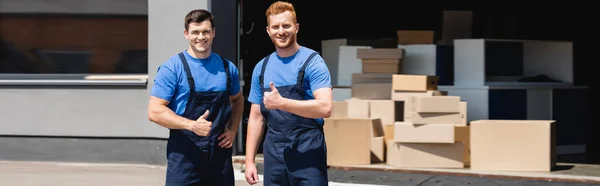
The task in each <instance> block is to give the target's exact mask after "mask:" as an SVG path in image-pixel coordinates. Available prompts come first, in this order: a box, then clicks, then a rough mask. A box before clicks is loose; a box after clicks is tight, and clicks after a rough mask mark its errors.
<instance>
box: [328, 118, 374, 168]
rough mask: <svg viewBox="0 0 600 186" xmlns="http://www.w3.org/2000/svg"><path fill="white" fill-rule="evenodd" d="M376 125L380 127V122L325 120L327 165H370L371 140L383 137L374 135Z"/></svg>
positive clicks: (371, 120)
mask: <svg viewBox="0 0 600 186" xmlns="http://www.w3.org/2000/svg"><path fill="white" fill-rule="evenodd" d="M377 124H379V125H381V120H379V119H352V118H346V119H342V118H339V119H330V118H325V125H323V130H324V133H325V142H326V143H327V164H328V165H368V164H371V147H372V145H371V144H372V139H373V137H382V136H383V135H382V134H380V135H377V134H376V133H377V132H375V131H376V130H374V127H373V126H376V125H377ZM381 133H382V132H381ZM374 148H375V149H376V147H374Z"/></svg>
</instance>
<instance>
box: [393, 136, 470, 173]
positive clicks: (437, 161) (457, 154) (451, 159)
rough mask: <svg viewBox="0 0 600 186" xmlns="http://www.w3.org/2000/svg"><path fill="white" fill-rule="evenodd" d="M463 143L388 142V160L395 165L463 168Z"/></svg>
mask: <svg viewBox="0 0 600 186" xmlns="http://www.w3.org/2000/svg"><path fill="white" fill-rule="evenodd" d="M463 152H464V144H463V143H447V144H440V143H398V142H394V141H391V140H390V141H388V142H387V156H386V162H387V164H388V165H391V166H395V167H410V168H463V167H464V163H463Z"/></svg>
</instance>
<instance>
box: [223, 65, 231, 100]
mask: <svg viewBox="0 0 600 186" xmlns="http://www.w3.org/2000/svg"><path fill="white" fill-rule="evenodd" d="M221 61H223V68H224V69H225V74H226V75H227V84H226V86H227V87H226V88H225V92H226V93H227V94H229V88H230V87H231V76H230V74H229V73H230V72H229V62H227V60H226V59H225V58H224V57H223V56H221Z"/></svg>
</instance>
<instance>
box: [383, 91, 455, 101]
mask: <svg viewBox="0 0 600 186" xmlns="http://www.w3.org/2000/svg"><path fill="white" fill-rule="evenodd" d="M444 93H446V94H447V92H445V91H438V90H428V91H420V92H416V91H408V92H407V91H395V90H392V100H395V101H407V100H409V98H410V97H411V96H415V97H420V96H444Z"/></svg>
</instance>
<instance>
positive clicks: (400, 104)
mask: <svg viewBox="0 0 600 186" xmlns="http://www.w3.org/2000/svg"><path fill="white" fill-rule="evenodd" d="M403 56H404V49H401V48H398V49H389V48H385V49H383V48H375V49H359V50H358V51H357V58H359V59H361V61H362V64H363V71H362V73H354V74H353V75H352V98H351V99H349V100H346V101H336V102H334V108H333V114H332V117H330V118H327V119H326V120H325V121H326V123H325V127H324V129H325V135H326V142H327V146H328V163H329V164H330V165H364V164H371V163H375V162H386V163H387V164H389V165H392V166H399V167H406V166H411V167H415V166H416V167H432V166H433V167H459V166H460V167H463V164H464V162H465V159H468V158H466V157H465V153H467V152H466V151H467V150H466V149H468V148H465V145H464V144H463V142H464V141H465V140H464V139H468V128H466V102H461V101H460V98H459V97H456V96H446V95H445V94H444V93H443V92H441V91H438V90H437V81H438V77H436V76H426V75H408V74H400V73H401V67H402V59H403ZM440 106H441V107H440ZM417 126H418V127H417ZM417 130H418V131H417ZM455 130H457V131H458V132H456V133H459V134H458V135H455ZM410 132H413V133H412V136H411V135H403V133H410ZM415 132H416V133H415ZM419 133H421V134H423V135H419ZM425 133H427V135H424V134H425ZM429 134H433V135H429ZM444 137H446V138H448V137H451V138H452V139H451V140H448V139H444ZM428 138H429V139H428ZM455 138H456V140H455ZM459 139H460V140H459ZM438 146H440V147H442V149H447V150H446V151H447V152H446V151H444V152H433V151H431V150H430V149H434V150H437V149H440V148H439V147H438ZM405 147H411V148H412V149H415V150H413V151H412V152H413V153H412V154H411V151H410V149H411V148H405ZM419 152H421V153H425V154H430V153H434V154H435V153H437V154H440V153H442V154H441V155H440V156H441V157H442V158H439V159H442V160H445V159H448V158H450V159H451V161H442V160H437V161H438V162H435V160H436V159H435V158H429V159H427V157H426V156H421V155H417V154H418V153H419ZM407 153H408V154H407ZM415 153H416V154H415ZM443 153H446V154H443ZM419 159H420V160H422V161H420V160H419ZM455 159H458V160H457V161H454V160H455ZM432 160H434V161H432ZM407 161H409V162H415V163H418V162H429V163H428V164H406V163H403V162H407ZM467 162H468V161H467Z"/></svg>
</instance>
